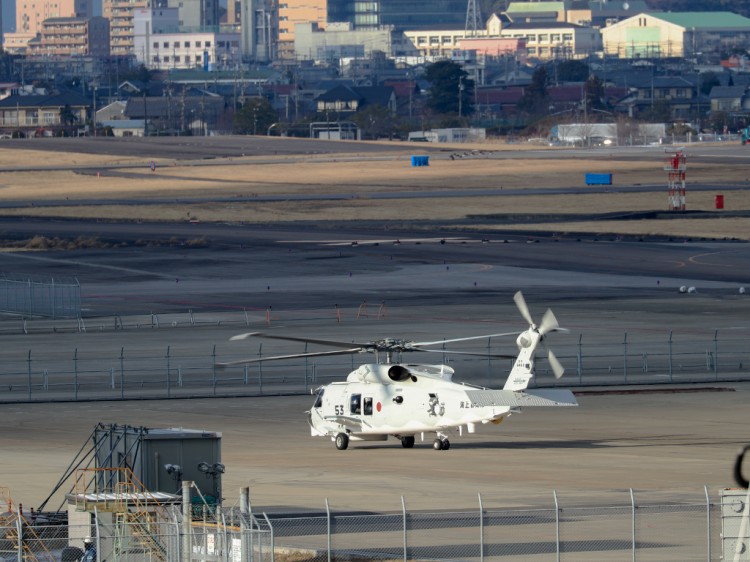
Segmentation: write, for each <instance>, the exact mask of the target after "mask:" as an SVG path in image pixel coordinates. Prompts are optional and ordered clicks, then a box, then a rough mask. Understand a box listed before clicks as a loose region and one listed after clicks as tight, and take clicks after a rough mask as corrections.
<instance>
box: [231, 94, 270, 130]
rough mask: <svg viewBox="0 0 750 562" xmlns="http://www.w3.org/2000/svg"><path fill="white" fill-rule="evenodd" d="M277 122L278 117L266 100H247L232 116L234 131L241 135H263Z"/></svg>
mask: <svg viewBox="0 0 750 562" xmlns="http://www.w3.org/2000/svg"><path fill="white" fill-rule="evenodd" d="M277 120H278V115H277V114H276V111H275V110H274V109H273V107H271V104H270V103H269V102H268V100H267V99H266V98H247V99H246V100H245V103H244V105H243V106H242V107H241V108H240V109H239V110H238V111H237V113H235V115H234V131H235V133H239V134H243V135H257V134H261V135H264V134H266V131H267V130H268V128H269V127H270V126H271V125H273V124H274V123H275V122H276V121H277Z"/></svg>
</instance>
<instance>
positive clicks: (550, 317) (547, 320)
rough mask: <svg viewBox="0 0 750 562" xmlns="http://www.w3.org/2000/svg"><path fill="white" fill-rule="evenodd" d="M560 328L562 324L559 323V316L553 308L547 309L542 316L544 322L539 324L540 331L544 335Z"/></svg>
mask: <svg viewBox="0 0 750 562" xmlns="http://www.w3.org/2000/svg"><path fill="white" fill-rule="evenodd" d="M559 329H560V324H558V323H557V318H555V314H554V313H553V312H552V310H551V309H549V308H548V309H547V312H545V313H544V316H542V323H541V324H540V325H539V333H540V334H541V335H542V336H544V334H546V333H548V332H554V331H556V330H559Z"/></svg>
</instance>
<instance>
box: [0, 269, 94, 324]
mask: <svg viewBox="0 0 750 562" xmlns="http://www.w3.org/2000/svg"><path fill="white" fill-rule="evenodd" d="M0 312H8V313H11V314H18V315H20V316H21V317H22V318H24V319H26V318H34V317H47V318H80V316H81V285H80V284H79V283H78V279H76V278H75V277H40V276H34V277H29V276H19V275H10V274H7V273H0Z"/></svg>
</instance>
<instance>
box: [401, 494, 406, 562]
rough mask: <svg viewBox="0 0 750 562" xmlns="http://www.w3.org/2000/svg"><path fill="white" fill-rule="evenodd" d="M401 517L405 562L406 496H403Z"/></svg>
mask: <svg viewBox="0 0 750 562" xmlns="http://www.w3.org/2000/svg"><path fill="white" fill-rule="evenodd" d="M401 519H402V522H403V525H404V562H406V561H407V557H406V551H407V547H406V500H405V499H404V496H401Z"/></svg>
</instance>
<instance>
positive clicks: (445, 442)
mask: <svg viewBox="0 0 750 562" xmlns="http://www.w3.org/2000/svg"><path fill="white" fill-rule="evenodd" d="M450 448H451V442H450V441H448V440H447V439H443V451H447V450H448V449H450Z"/></svg>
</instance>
